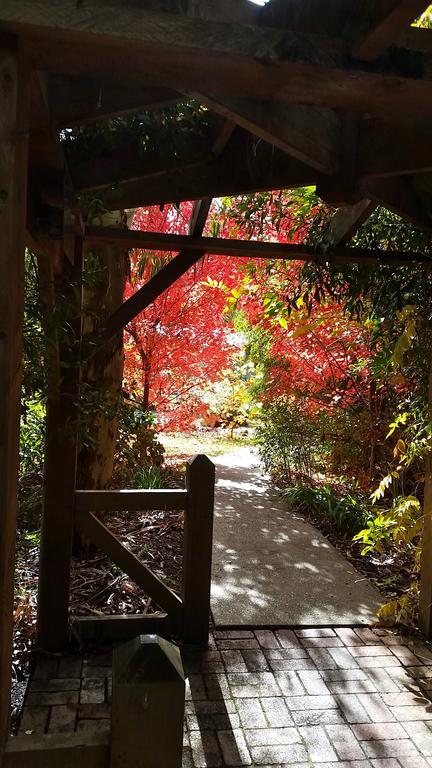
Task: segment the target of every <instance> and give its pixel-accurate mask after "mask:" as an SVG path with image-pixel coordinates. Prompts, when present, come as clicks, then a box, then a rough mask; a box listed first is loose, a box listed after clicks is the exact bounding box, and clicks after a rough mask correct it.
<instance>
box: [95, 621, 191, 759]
mask: <svg viewBox="0 0 432 768" xmlns="http://www.w3.org/2000/svg"><path fill="white" fill-rule="evenodd" d="M112 683H113V694H112V711H111V750H110V752H111V754H110V768H126V766H132V765H133V766H134V768H181V765H182V753H183V723H184V710H185V679H184V671H183V664H182V660H181V656H180V651H179V649H178V648H177V647H176V646H175V645H173V643H170V642H168V640H163V639H162V638H161V637H157V636H156V635H138V637H134V639H133V640H129V642H127V643H122V644H121V645H118V646H117V647H116V648H115V649H114V653H113V681H112Z"/></svg>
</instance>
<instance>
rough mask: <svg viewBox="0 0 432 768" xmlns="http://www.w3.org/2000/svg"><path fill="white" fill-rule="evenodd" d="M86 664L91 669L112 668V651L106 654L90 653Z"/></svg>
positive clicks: (85, 661)
mask: <svg viewBox="0 0 432 768" xmlns="http://www.w3.org/2000/svg"><path fill="white" fill-rule="evenodd" d="M84 663H85V664H87V665H88V666H90V667H111V666H112V650H109V651H105V652H104V653H90V654H88V655H87V656H86V657H85V660H84Z"/></svg>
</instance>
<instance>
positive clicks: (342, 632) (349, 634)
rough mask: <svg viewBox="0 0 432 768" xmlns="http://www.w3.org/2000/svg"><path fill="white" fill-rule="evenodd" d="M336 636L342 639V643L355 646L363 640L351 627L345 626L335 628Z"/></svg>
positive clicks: (361, 643)
mask: <svg viewBox="0 0 432 768" xmlns="http://www.w3.org/2000/svg"><path fill="white" fill-rule="evenodd" d="M335 632H336V634H337V636H338V637H339V638H340V639H341V640H342V642H343V644H344V645H348V646H355V645H363V640H360V638H359V636H358V635H357V634H356V633H355V632H354V630H353V629H347V628H345V627H343V628H340V629H335Z"/></svg>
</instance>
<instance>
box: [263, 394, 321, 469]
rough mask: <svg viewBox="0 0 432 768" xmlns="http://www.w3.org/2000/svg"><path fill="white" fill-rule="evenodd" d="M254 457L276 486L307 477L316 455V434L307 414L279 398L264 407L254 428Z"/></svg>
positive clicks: (290, 402)
mask: <svg viewBox="0 0 432 768" xmlns="http://www.w3.org/2000/svg"><path fill="white" fill-rule="evenodd" d="M256 443H257V446H258V453H259V456H260V459H261V461H262V463H263V465H264V468H265V470H266V472H269V473H270V474H271V476H272V477H273V478H274V479H275V480H276V481H277V482H279V483H280V484H286V483H291V482H292V481H293V478H294V476H295V475H297V474H301V475H306V476H307V477H311V475H312V473H313V470H314V468H315V466H316V453H317V452H318V447H319V445H318V440H317V433H316V430H315V429H314V425H313V423H312V421H311V419H310V416H309V415H308V414H304V413H303V412H302V411H301V410H300V409H299V407H298V405H296V404H295V403H294V402H292V401H289V400H288V399H286V398H284V397H281V398H278V399H277V400H274V401H271V402H269V403H266V404H265V406H264V407H263V409H262V412H261V416H260V420H259V422H258V424H257V427H256Z"/></svg>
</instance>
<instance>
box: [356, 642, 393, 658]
mask: <svg viewBox="0 0 432 768" xmlns="http://www.w3.org/2000/svg"><path fill="white" fill-rule="evenodd" d="M350 653H351V655H352V656H354V658H357V657H358V656H366V657H369V656H391V655H392V651H391V650H390V649H389V648H387V646H385V645H358V646H353V647H351V648H350Z"/></svg>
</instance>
